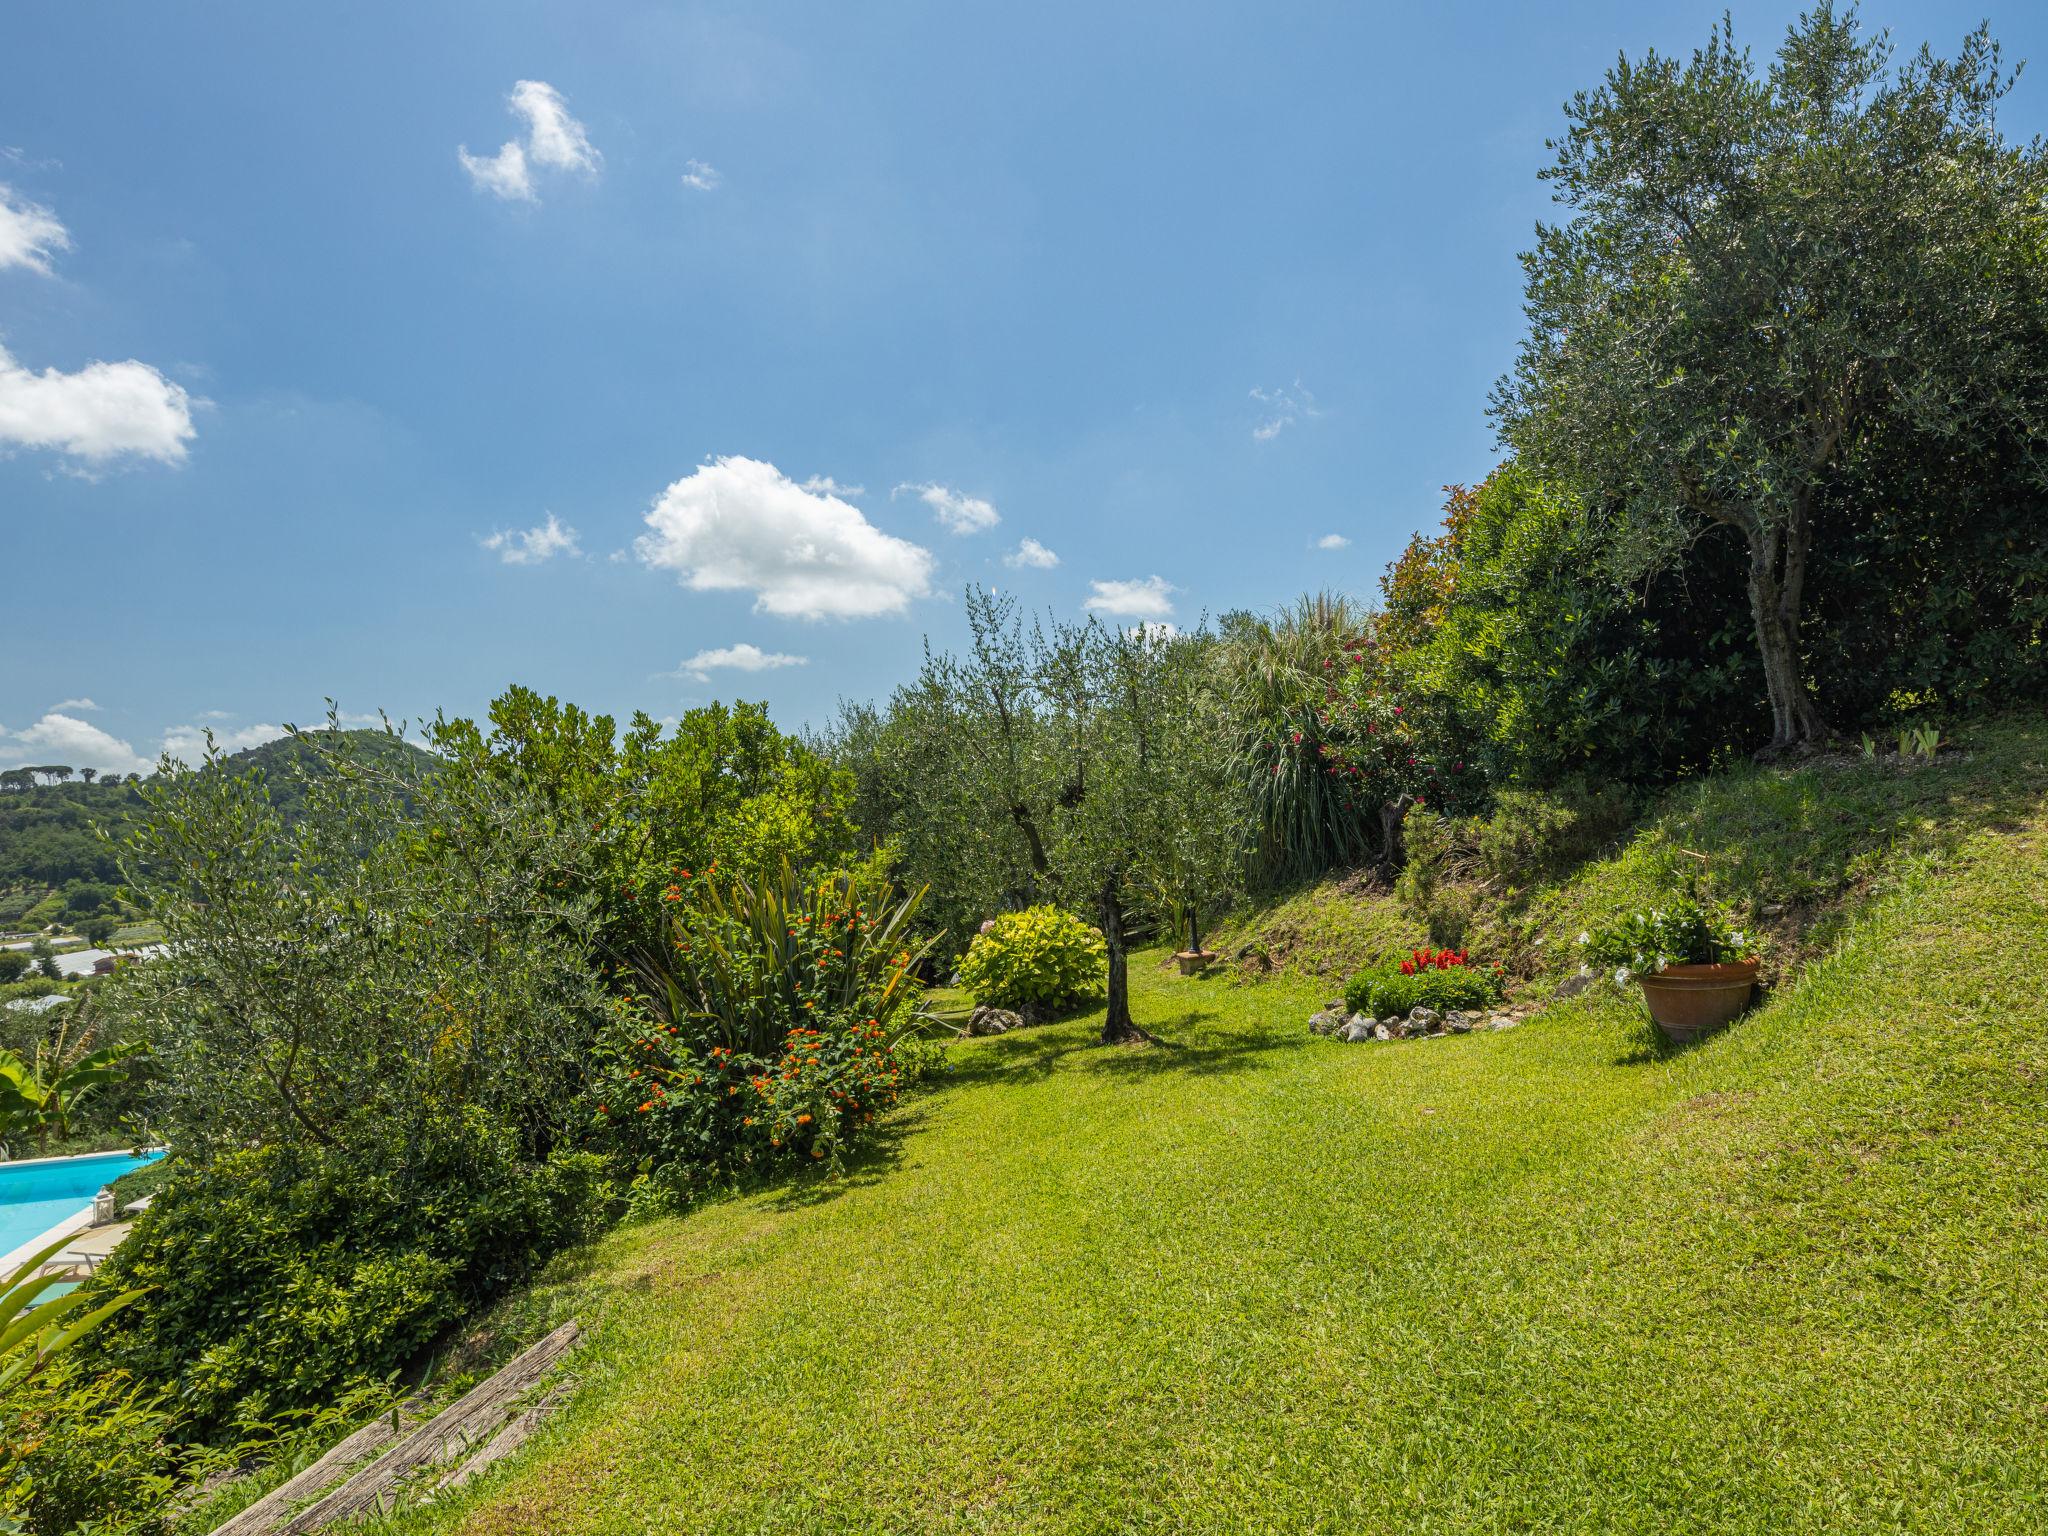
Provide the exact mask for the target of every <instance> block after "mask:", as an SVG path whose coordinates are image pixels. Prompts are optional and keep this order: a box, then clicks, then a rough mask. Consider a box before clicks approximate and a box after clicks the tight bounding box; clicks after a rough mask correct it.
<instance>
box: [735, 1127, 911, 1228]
mask: <svg viewBox="0 0 2048 1536" xmlns="http://www.w3.org/2000/svg"><path fill="white" fill-rule="evenodd" d="M924 1122H925V1111H924V1110H923V1109H922V1108H918V1107H916V1106H913V1107H911V1108H910V1109H907V1110H903V1111H901V1112H899V1113H897V1114H893V1115H891V1116H889V1118H888V1119H886V1120H884V1121H883V1122H882V1123H881V1124H880V1125H878V1126H876V1127H875V1130H874V1134H873V1136H871V1137H870V1138H869V1140H868V1141H867V1143H866V1145H864V1146H863V1147H862V1148H861V1149H860V1150H859V1151H858V1152H856V1153H854V1155H853V1156H852V1157H851V1158H849V1159H848V1160H847V1163H846V1166H845V1167H844V1168H842V1169H840V1170H839V1172H837V1173H818V1174H811V1175H800V1176H799V1177H798V1178H796V1179H795V1180H794V1181H792V1182H787V1183H783V1184H782V1185H781V1186H780V1187H779V1189H777V1190H776V1194H775V1196H774V1198H773V1199H771V1200H770V1201H769V1202H768V1203H769V1205H770V1206H771V1208H773V1209H775V1210H778V1211H790V1210H801V1209H804V1208H805V1207H808V1206H813V1205H823V1204H824V1203H825V1202H826V1201H828V1200H836V1199H838V1198H839V1196H841V1195H843V1194H845V1193H846V1192H847V1191H848V1190H850V1189H863V1188H865V1187H867V1186H868V1185H870V1184H877V1183H880V1182H881V1180H882V1179H883V1178H884V1177H885V1176H887V1175H888V1174H889V1173H890V1172H891V1171H892V1170H893V1169H894V1168H895V1167H896V1166H897V1165H898V1164H899V1163H901V1162H902V1161H903V1149H904V1147H905V1146H906V1145H907V1144H908V1143H909V1141H910V1138H911V1137H912V1136H913V1135H915V1134H916V1133H917V1132H918V1131H919V1130H921V1129H922V1128H923V1126H924ZM764 1187H767V1188H776V1186H775V1185H773V1184H769V1185H766V1186H764Z"/></svg>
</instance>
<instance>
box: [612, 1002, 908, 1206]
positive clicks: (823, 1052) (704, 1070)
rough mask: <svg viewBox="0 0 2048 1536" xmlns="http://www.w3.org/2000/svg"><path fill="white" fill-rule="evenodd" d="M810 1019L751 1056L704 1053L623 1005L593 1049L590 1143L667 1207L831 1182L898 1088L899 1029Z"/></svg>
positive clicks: (870, 1021)
mask: <svg viewBox="0 0 2048 1536" xmlns="http://www.w3.org/2000/svg"><path fill="white" fill-rule="evenodd" d="M816 1019H817V1022H816V1023H814V1024H799V1025H796V1026H795V1027H793V1028H791V1029H790V1030H789V1031H788V1032H787V1034H786V1035H785V1036H784V1037H783V1039H781V1040H780V1041H778V1042H776V1044H774V1045H773V1046H771V1047H770V1048H769V1049H768V1050H767V1051H765V1052H761V1053H755V1052H751V1051H739V1050H734V1049H732V1048H730V1047H728V1046H723V1045H711V1044H708V1043H707V1042H706V1041H705V1039H704V1038H703V1037H702V1036H697V1037H692V1036H691V1035H689V1034H688V1033H687V1032H686V1031H685V1030H683V1029H682V1028H680V1027H679V1026H677V1025H674V1024H663V1023H661V1022H660V1021H659V1020H658V1019H653V1018H649V1017H646V1016H643V1015H641V1014H640V1013H638V1012H637V1011H635V1010H634V1009H633V1008H632V1007H631V1006H630V1005H629V1004H627V1003H625V1002H623V1001H622V1002H621V1003H620V1005H619V1015H618V1018H617V1019H616V1020H615V1021H614V1024H613V1026H612V1027H611V1028H609V1029H608V1030H607V1031H606V1032H605V1033H604V1034H603V1035H602V1036H600V1037H599V1040H598V1045H597V1050H596V1060H595V1065H594V1069H593V1074H592V1082H591V1093H592V1096H593V1098H594V1100H595V1103H594V1105H593V1108H592V1115H593V1144H594V1145H597V1146H601V1147H605V1148H607V1149H609V1150H610V1151H612V1152H613V1153H614V1154H615V1156H616V1157H617V1158H618V1159H619V1161H620V1162H621V1163H622V1164H624V1165H625V1166H629V1167H634V1168H637V1169H638V1170H640V1174H641V1177H642V1179H643V1180H644V1181H645V1182H646V1184H648V1185H650V1186H652V1188H653V1190H654V1191H656V1192H657V1193H658V1194H659V1195H661V1196H662V1197H664V1200H665V1202H666V1203H667V1204H669V1205H670V1206H671V1207H673V1206H675V1205H680V1204H684V1203H687V1201H688V1199H689V1198H690V1196H691V1195H692V1194H693V1193H695V1192H696V1191H698V1190H701V1189H703V1188H705V1187H707V1186H709V1185H711V1184H713V1183H714V1182H718V1181H724V1180H730V1179H732V1178H735V1177H737V1176H741V1175H746V1176H754V1177H758V1176H764V1175H769V1174H773V1173H776V1172H778V1171H787V1170H790V1169H796V1168H809V1167H812V1166H818V1167H822V1168H823V1169H825V1170H826V1171H828V1172H836V1171H837V1170H838V1169H840V1168H841V1167H843V1166H844V1164H845V1161H846V1158H847V1157H848V1156H849V1155H850V1154H851V1153H852V1152H853V1151H854V1150H855V1149H856V1148H858V1147H859V1145H860V1144H861V1143H862V1141H863V1140H865V1139H866V1137H867V1135H868V1132H869V1130H870V1128H871V1127H872V1126H873V1124H874V1121H875V1117H876V1116H877V1115H879V1114H881V1113H883V1112H885V1111H886V1110H888V1109H890V1108H891V1107H893V1106H894V1105H895V1104H896V1103H897V1101H898V1099H899V1097H900V1096H901V1093H902V1090H903V1088H904V1086H905V1085H906V1081H907V1077H908V1074H907V1073H906V1072H905V1070H904V1067H903V1065H902V1063H901V1062H899V1061H898V1059H897V1056H898V1051H899V1049H900V1047H901V1044H902V1041H903V1034H902V1026H901V1025H900V1024H899V1025H897V1026H896V1027H894V1028H891V1027H888V1026H885V1025H884V1023H883V1022H882V1020H881V1019H880V1018H865V1019H863V1018H859V1017H856V1016H854V1015H853V1014H849V1013H836V1014H835V1013H826V1014H821V1015H817V1016H816Z"/></svg>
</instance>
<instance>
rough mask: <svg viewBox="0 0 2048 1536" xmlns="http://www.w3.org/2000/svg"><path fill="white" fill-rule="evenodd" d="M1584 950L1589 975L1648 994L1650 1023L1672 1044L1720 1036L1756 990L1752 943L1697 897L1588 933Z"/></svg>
mask: <svg viewBox="0 0 2048 1536" xmlns="http://www.w3.org/2000/svg"><path fill="white" fill-rule="evenodd" d="M1579 948H1580V950H1581V951H1582V952H1583V954H1584V956H1585V961H1586V965H1587V966H1588V967H1589V968H1591V967H1597V968H1599V969H1601V970H1605V971H1611V972H1612V973H1613V975H1614V984H1615V985H1616V986H1618V987H1626V986H1627V985H1628V984H1629V983H1630V982H1634V983H1635V984H1636V985H1637V986H1639V987H1641V988H1642V990H1643V1004H1644V1006H1645V1007H1646V1008H1648V1009H1649V1011H1650V1019H1651V1021H1652V1022H1653V1023H1655V1024H1656V1026H1657V1028H1658V1029H1660V1030H1662V1031H1663V1032H1664V1036H1665V1038H1666V1039H1668V1040H1673V1041H1678V1042H1681V1043H1682V1042H1684V1041H1687V1040H1693V1039H1697V1038H1698V1037H1699V1036H1701V1035H1703V1034H1705V1033H1707V1031H1709V1030H1712V1029H1719V1028H1720V1027H1721V1026H1722V1025H1723V1024H1726V1023H1727V1022H1728V1021H1729V1020H1730V1019H1732V1018H1734V1017H1735V1016H1736V1015H1737V1014H1738V1013H1740V1012H1742V1010H1743V1009H1744V1008H1746V1007H1748V1006H1749V1000H1750V998H1751V996H1752V995H1753V994H1754V993H1755V991H1756V955H1755V953H1754V952H1753V946H1752V944H1751V940H1750V936H1749V935H1748V934H1746V933H1744V932H1743V931H1742V930H1740V929H1738V928H1736V927H1735V925H1734V923H1733V922H1732V921H1731V920H1730V919H1729V916H1728V914H1727V913H1726V912H1724V911H1722V910H1721V909H1719V908H1717V907H1710V906H1706V905H1704V904H1703V903H1701V901H1700V900H1699V899H1698V898H1697V897H1696V896H1692V895H1684V896H1679V897H1677V898H1676V899H1675V900H1673V901H1672V902H1671V903H1670V904H1669V905H1666V906H1662V907H1656V908H1653V909H1651V910H1650V911H1647V912H1631V913H1629V914H1628V915H1627V916H1625V917H1622V918H1620V919H1618V920H1616V921H1615V922H1612V923H1610V924H1608V925H1607V926H1606V927H1604V928H1602V929H1601V930H1600V931H1599V932H1597V933H1582V934H1580V935H1579Z"/></svg>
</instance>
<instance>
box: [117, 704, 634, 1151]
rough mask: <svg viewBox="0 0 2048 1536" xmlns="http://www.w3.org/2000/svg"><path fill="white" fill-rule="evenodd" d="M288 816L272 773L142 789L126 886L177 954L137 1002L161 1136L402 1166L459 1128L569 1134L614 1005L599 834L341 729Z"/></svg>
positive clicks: (157, 968) (537, 1147)
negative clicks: (593, 876)
mask: <svg viewBox="0 0 2048 1536" xmlns="http://www.w3.org/2000/svg"><path fill="white" fill-rule="evenodd" d="M303 739H304V740H305V741H306V743H307V745H308V747H309V748H310V749H311V750H313V751H316V752H318V753H321V754H323V760H324V763H325V771H323V772H322V773H320V774H318V775H314V776H309V777H308V779H307V780H306V783H305V811H304V814H302V815H301V816H300V817H299V818H298V819H297V820H296V821H294V822H291V823H287V822H286V821H285V820H284V819H283V817H282V816H280V815H279V813H278V812H277V811H276V809H275V808H274V807H273V806H272V805H271V803H270V801H269V799H268V797H267V795H266V793H265V787H264V779H263V776H262V774H261V772H260V771H254V772H248V773H243V774H233V775H231V774H227V773H221V772H205V771H196V772H186V773H180V774H176V775H172V776H170V777H168V778H165V779H163V780H160V781H158V782H157V783H155V784H153V785H151V786H149V787H148V788H147V789H146V791H145V797H146V799H147V801H148V804H149V814H148V817H147V819H146V820H144V821H143V822H141V823H140V825H139V826H138V827H137V829H136V831H135V833H134V835H133V837H132V839H131V841H130V843H129V845H128V846H127V848H126V850H125V863H126V868H127V871H128V885H129V887H130V888H131V889H132V890H134V891H135V892H136V893H137V894H138V896H140V897H141V898H142V899H143V900H145V901H146V902H147V903H148V905H149V907H150V909H151V911H152V913H153V914H154V915H155V916H156V917H157V918H158V920H159V921H160V922H161V923H162V924H163V927H164V932H165V936H166V940H167V943H168V949H169V952H168V954H167V955H166V956H165V957H164V958H163V959H161V960H160V961H158V962H156V963H153V964H151V965H149V966H146V967H140V968H138V970H137V973H136V975H135V979H134V981H133V983H132V984H131V988H130V998H131V1001H130V1006H131V1007H133V1009H134V1010H135V1011H136V1013H137V1014H138V1015H139V1016H140V1017H141V1018H142V1019H143V1020H144V1021H145V1022H146V1025H147V1028H148V1032H149V1038H150V1039H151V1040H152V1042H153V1045H154V1049H155V1054H156V1056H157V1058H158V1065H159V1087H158V1089H157V1091H156V1092H155V1093H154V1094H153V1096H152V1107H153V1109H154V1112H155V1114H156V1116H157V1119H158V1122H159V1123H160V1125H161V1126H162V1127H163V1129H164V1130H165V1131H166V1132H168V1137H169V1140H170V1141H171V1142H172V1143H173V1144H174V1145H176V1146H177V1147H178V1148H179V1150H180V1152H181V1153H183V1154H184V1155H185V1156H186V1157H187V1158H188V1159H192V1160H194V1161H203V1160H204V1159H205V1158H207V1157H209V1156H211V1155H213V1154H214V1153H215V1152H217V1151H226V1150H229V1149H233V1148H240V1147H244V1146H248V1145H251V1144H264V1145H305V1146H317V1147H323V1148H328V1149H332V1150H334V1151H336V1152H338V1153H340V1154H341V1155H343V1156H344V1157H345V1158H351V1159H356V1160H359V1161H360V1162H361V1163H362V1165H363V1166H364V1168H365V1170H366V1172H374V1173H376V1174H386V1173H396V1174H400V1175H401V1176H402V1175H403V1174H404V1172H405V1170H406V1169H407V1167H408V1165H409V1164H411V1163H412V1162H413V1160H415V1159H427V1160H431V1159H432V1158H433V1156H434V1151H433V1148H434V1142H435V1138H436V1137H437V1136H438V1135H440V1134H442V1133H443V1132H446V1131H451V1130H452V1128H453V1127H455V1126H456V1125H457V1124H458V1123H459V1122H461V1121H462V1120H463V1119H464V1118H465V1117H466V1116H469V1115H471V1114H475V1115H480V1116H481V1117H482V1118H483V1119H484V1120H485V1121H486V1122H487V1123H489V1124H491V1125H493V1126H504V1127H510V1128H512V1130H513V1131H514V1140H515V1142H516V1145H517V1147H518V1154H519V1155H520V1156H521V1157H527V1158H533V1157H540V1156H544V1155H545V1153H546V1152H547V1150H548V1149H549V1148H550V1147H551V1146H552V1145H553V1144H554V1143H555V1141H556V1140H557V1139H558V1138H559V1137H560V1135H561V1134H562V1131H563V1130H564V1128H565V1127H566V1126H567V1125H568V1124H569V1123H570V1121H571V1118H572V1112H571V1109H570V1106H571V1104H572V1103H573V1101H574V1097H575V1069H576V1063H577V1060H578V1058H579V1055H580V1051H581V1048H582V1046H583V1043H584V1042H585V1041H587V1039H588V1038H589V1034H590V1030H591V1029H592V1027H593V1026H594V1023H595V1019H596V1016H597V1009H598V1005H599V1001H598V991H597V985H596V981H595V978H594V976H593V974H592V969H591V964H590V960H589V946H590V926H589V913H588V903H587V900H586V899H584V898H582V897H581V896H580V895H579V888H580V887H581V886H582V885H583V884H584V883H585V877H586V871H587V868H588V864H589V859H590V855H589V853H588V847H589V839H590V835H591V834H590V831H589V829H588V828H587V827H585V826H584V825H582V824H581V823H577V822H571V821H566V820H564V819H562V818H558V817H555V816H553V815H552V814H551V813H550V812H549V811H548V810H547V809H546V807H545V806H544V805H543V804H542V803H541V802H540V801H539V799H538V798H537V797H536V796H535V795H534V794H533V793H532V792H531V791H529V790H527V789H526V788H525V787H524V786H523V785H522V784H521V783H520V782H519V781H518V780H517V779H516V777H509V776H506V775H503V774H499V773H495V772H486V771H482V769H481V768H480V767H479V765H478V764H477V763H476V762H475V760H474V759H473V758H470V757H465V756H463V755H461V747H462V743H461V742H460V741H459V740H455V739H451V738H448V737H445V736H440V735H439V734H435V735H432V736H430V738H429V739H430V740H435V741H437V742H438V743H439V744H441V745H443V746H444V748H445V749H446V750H447V751H448V753H449V755H448V756H447V757H446V759H445V760H443V761H442V762H441V763H440V764H439V765H438V766H436V767H434V768H433V769H432V771H426V770H424V769H420V768H418V767H416V766H415V765H414V764H413V763H412V761H411V760H410V759H407V758H397V759H388V758H373V757H370V756H368V755H366V754H364V753H362V752H360V751H359V750H358V749H357V747H356V744H355V743H354V742H353V741H352V740H351V739H350V738H348V737H345V736H336V737H327V736H325V735H324V734H323V735H318V736H307V737H305V738H303Z"/></svg>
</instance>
